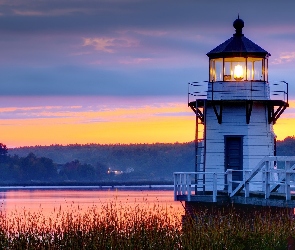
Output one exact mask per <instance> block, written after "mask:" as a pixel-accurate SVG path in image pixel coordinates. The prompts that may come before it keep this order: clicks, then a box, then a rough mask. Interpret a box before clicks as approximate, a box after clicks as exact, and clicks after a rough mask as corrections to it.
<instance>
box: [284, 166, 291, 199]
mask: <svg viewBox="0 0 295 250" xmlns="http://www.w3.org/2000/svg"><path fill="white" fill-rule="evenodd" d="M285 171H286V182H285V194H286V200H287V201H289V200H291V189H290V175H291V174H290V162H289V161H285Z"/></svg>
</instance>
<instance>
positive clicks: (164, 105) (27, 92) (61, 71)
mask: <svg viewBox="0 0 295 250" xmlns="http://www.w3.org/2000/svg"><path fill="white" fill-rule="evenodd" d="M294 9H295V2H294V1H293V0H281V1H275V0H262V1H259V0H247V1H240V0H227V1H218V0H210V1H208V0H207V1H205V0H184V1H178V0H167V1H166V0H157V1H156V0H154V1H152V0H141V1H140V0H95V1H94V0H70V1H69V0H50V1H49V0H48V1H46V0H26V1H23V0H13V1H11V0H0V55H1V56H0V111H1V112H0V129H1V142H2V143H4V144H6V145H7V146H8V147H19V146H33V145H51V144H64V145H66V144H72V143H81V144H85V143H102V144H106V143H156V142H188V141H192V140H194V131H195V130H194V126H195V117H194V114H193V112H192V111H191V110H190V109H189V108H188V107H187V83H188V82H192V81H206V80H208V57H207V56H206V53H207V52H209V51H210V50H211V49H213V48H215V47H216V46H217V45H219V44H221V43H222V42H224V41H225V40H227V39H228V38H230V37H231V36H232V34H233V33H234V32H235V30H234V28H233V27H232V23H233V21H234V20H235V19H236V18H237V16H238V14H239V16H240V18H241V19H243V20H244V22H245V27H244V29H243V33H244V34H245V36H246V37H247V38H249V39H251V40H252V41H253V42H255V43H257V44H258V45H260V46H261V47H262V48H264V49H265V50H267V51H268V52H270V53H271V57H270V59H269V81H270V82H279V81H281V80H284V81H286V82H288V83H289V99H290V108H289V109H288V110H287V111H286V112H285V113H284V114H283V115H282V116H281V118H280V119H279V120H278V122H277V124H276V125H275V126H274V129H275V132H276V134H277V136H278V139H284V138H285V137H286V136H293V135H295V132H294V129H292V128H293V127H294V125H295V121H294V120H295V119H294V118H295V87H294V84H295V83H294V80H293V74H294V69H295V46H294V44H295V43H294V41H295V15H294V13H293V12H294Z"/></svg>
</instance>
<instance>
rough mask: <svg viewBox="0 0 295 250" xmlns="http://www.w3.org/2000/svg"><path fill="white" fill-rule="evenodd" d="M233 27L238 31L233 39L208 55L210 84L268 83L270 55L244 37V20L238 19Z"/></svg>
mask: <svg viewBox="0 0 295 250" xmlns="http://www.w3.org/2000/svg"><path fill="white" fill-rule="evenodd" d="M233 26H234V28H235V29H236V33H235V34H234V35H233V37H231V38H230V39H228V40H227V41H225V42H224V43H222V44H220V45H219V46H218V47H216V48H215V49H213V50H211V51H210V52H209V53H207V56H208V57H209V80H210V82H218V81H263V82H268V70H267V68H268V57H269V56H270V54H269V53H268V52H267V51H265V50H264V49H262V48H261V47H260V46H258V45H257V44H255V43H253V42H252V41H251V40H249V39H248V38H246V37H245V36H244V35H243V33H242V29H243V27H244V22H243V20H242V19H240V18H238V19H236V20H235V21H234V23H233Z"/></svg>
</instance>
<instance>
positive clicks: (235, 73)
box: [210, 57, 267, 82]
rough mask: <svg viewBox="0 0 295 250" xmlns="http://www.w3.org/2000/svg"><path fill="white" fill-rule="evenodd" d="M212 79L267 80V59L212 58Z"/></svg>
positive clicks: (212, 80) (214, 80)
mask: <svg viewBox="0 0 295 250" xmlns="http://www.w3.org/2000/svg"><path fill="white" fill-rule="evenodd" d="M210 81H211V82H216V81H267V59H265V58H253V57H247V58H246V57H230V58H216V59H211V60H210Z"/></svg>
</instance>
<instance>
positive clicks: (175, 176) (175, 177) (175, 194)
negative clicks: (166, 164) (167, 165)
mask: <svg viewBox="0 0 295 250" xmlns="http://www.w3.org/2000/svg"><path fill="white" fill-rule="evenodd" d="M173 177H174V200H175V201H176V199H177V175H176V173H174V174H173Z"/></svg>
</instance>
